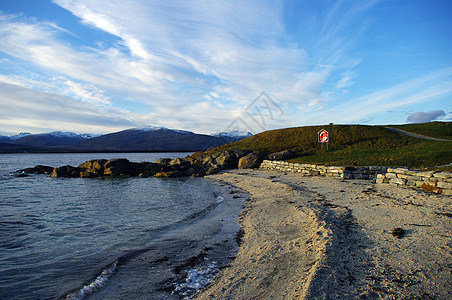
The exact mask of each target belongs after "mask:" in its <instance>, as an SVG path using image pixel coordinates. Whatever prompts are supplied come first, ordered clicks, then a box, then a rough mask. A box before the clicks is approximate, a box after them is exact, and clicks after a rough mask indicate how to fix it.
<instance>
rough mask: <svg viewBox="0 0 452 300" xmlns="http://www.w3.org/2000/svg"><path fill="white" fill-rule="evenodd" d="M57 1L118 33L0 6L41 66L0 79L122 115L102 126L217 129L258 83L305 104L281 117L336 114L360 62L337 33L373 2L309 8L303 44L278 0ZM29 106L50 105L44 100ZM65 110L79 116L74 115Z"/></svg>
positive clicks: (14, 44) (26, 53) (5, 40)
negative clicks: (87, 35) (82, 35)
mask: <svg viewBox="0 0 452 300" xmlns="http://www.w3.org/2000/svg"><path fill="white" fill-rule="evenodd" d="M54 2H55V3H56V4H58V5H60V6H61V7H63V8H64V9H66V10H68V11H70V12H71V13H72V14H73V15H74V16H76V17H77V18H79V19H80V22H81V23H82V24H84V26H88V27H90V28H91V29H92V30H100V31H103V32H105V33H108V34H110V35H113V36H115V41H113V42H110V44H108V41H98V40H96V41H91V42H90V43H88V42H87V41H86V40H83V41H79V42H85V43H87V44H85V45H82V46H74V45H71V44H70V43H69V42H67V41H66V40H65V37H63V36H62V35H65V36H67V35H68V34H70V35H71V36H72V37H74V36H76V34H72V33H71V32H69V31H67V30H66V29H64V28H60V27H59V26H58V25H56V24H54V23H49V22H44V23H39V22H37V21H34V20H25V21H23V20H22V19H20V18H17V17H12V16H5V15H0V16H1V17H2V18H0V39H1V41H2V42H1V43H0V51H2V52H4V53H6V54H8V55H10V56H11V57H14V58H15V59H17V60H21V61H24V62H25V64H27V65H32V66H33V67H36V68H39V69H40V70H43V73H42V75H41V76H42V77H46V76H47V77H46V78H34V79H33V80H32V79H30V78H28V79H27V78H24V77H21V76H19V75H18V74H8V75H4V76H3V77H0V80H2V81H3V82H7V83H10V84H13V85H20V86H21V87H22V88H27V89H26V90H27V93H29V94H33V93H32V89H34V90H35V91H34V94H33V95H34V96H33V97H32V98H33V99H36V101H37V103H39V105H52V104H51V102H49V101H43V99H42V98H43V95H44V94H43V93H42V92H47V93H49V94H50V95H53V96H52V97H51V98H52V99H57V100H55V101H57V102H58V101H60V100H61V99H65V100H64V101H63V102H64V103H65V105H62V106H60V108H61V110H62V111H63V107H66V105H67V106H69V107H72V106H74V105H75V106H77V105H81V107H85V108H86V107H89V109H90V110H91V111H96V112H97V113H98V114H104V113H105V114H106V115H107V116H109V118H108V120H109V121H113V120H118V124H117V125H114V124H113V123H109V122H105V123H102V124H106V125H105V126H107V124H110V125H108V126H113V127H115V126H116V127H115V128H120V127H122V126H123V125H124V124H130V125H155V126H158V125H162V126H167V127H173V126H174V127H176V128H181V129H188V130H194V131H200V132H213V131H219V130H222V129H223V128H224V127H225V126H227V125H228V124H229V123H230V122H231V121H233V119H234V118H235V114H236V113H237V112H238V111H242V110H243V109H244V108H245V107H246V106H247V105H248V104H249V103H250V102H251V101H252V100H253V99H254V98H255V97H256V96H257V95H258V94H259V93H260V92H262V91H265V92H267V94H269V95H270V96H271V97H272V98H273V99H274V100H275V101H276V102H278V104H279V105H281V106H282V107H294V108H295V107H298V108H301V110H295V111H291V113H292V115H297V117H298V119H297V118H294V119H291V120H290V121H291V122H292V123H291V124H289V125H294V124H299V119H300V118H299V116H300V115H302V114H304V113H305V112H307V111H308V112H309V111H312V112H316V113H320V112H321V113H329V114H331V115H334V114H335V113H334V112H332V110H331V109H330V110H329V109H328V107H329V103H330V101H331V99H333V98H334V95H335V94H334V93H335V92H337V93H343V92H344V90H343V89H344V88H346V87H350V86H351V85H353V80H354V78H355V76H358V75H359V74H358V73H357V72H356V71H355V69H356V67H357V65H359V63H360V62H361V58H360V57H355V56H349V55H348V53H347V50H348V49H349V48H350V47H351V45H353V43H354V41H353V40H344V39H343V37H342V34H343V33H344V32H346V31H348V30H349V29H350V28H351V27H353V34H355V36H359V35H360V34H361V33H362V32H363V31H364V30H365V28H366V26H368V23H366V21H363V22H362V23H363V24H362V25H360V26H355V25H356V20H358V19H359V20H360V18H361V17H362V15H363V14H364V13H365V12H366V11H367V10H368V9H369V8H370V7H371V6H372V5H374V2H368V3H367V2H366V3H365V4H363V3H355V4H353V5H349V4H347V3H346V2H343V1H338V2H335V3H334V4H333V5H332V6H331V7H330V8H329V10H328V11H327V13H326V15H325V16H324V17H325V19H324V20H323V19H322V18H321V17H322V16H321V15H320V16H315V18H313V20H314V22H317V23H315V24H316V25H318V26H314V27H316V28H317V29H316V30H317V32H315V34H314V35H313V36H314V37H315V39H314V42H313V45H312V46H310V47H309V46H306V45H303V44H302V43H298V41H297V43H294V40H293V39H292V37H291V36H290V35H289V34H288V33H287V32H286V31H285V30H286V28H285V26H286V24H283V21H282V19H281V8H282V3H281V2H272V3H270V2H265V1H257V2H256V1H253V2H251V1H194V2H192V1H145V0H135V1H122V0H111V1H101V0H86V1H83V2H81V1H73V0H54ZM303 22H305V21H304V20H303ZM319 24H321V25H322V26H320V25H319ZM360 24H361V23H360ZM309 33H312V32H309ZM303 47H305V48H303ZM36 72H38V71H36ZM20 75H21V74H20ZM23 76H25V75H23ZM2 78H3V79H2ZM15 90H16V91H17V92H18V93H19V94H20V93H21V92H20V91H19V90H20V89H19V88H16V89H15ZM338 90H340V91H338ZM45 95H47V94H45ZM341 95H342V94H341ZM399 95H401V94H399ZM373 96H377V97H376V98H378V99H386V96H385V95H382V94H381V95H380V94H376V95H373ZM9 97H10V98H11V99H12V98H13V96H12V95H9ZM388 97H389V96H388ZM389 98H391V97H389ZM402 98H403V97H402ZM14 99H16V101H19V102H20V101H23V100H20V98H18V97H15V98H14ZM360 101H362V102H371V103H372V102H373V103H375V101H374V99H373V98H371V97H369V98H365V99H364V98H362V99H361V100H359V101H354V102H353V103H354V104H353V108H355V107H361V106H362V109H361V111H360V112H359V114H360V115H366V114H369V113H370V106H369V105H363V104H362V103H360ZM407 101H408V100H407ZM25 103H27V104H30V105H32V106H33V104H32V103H30V102H29V101H26V102H25ZM385 103H386V102H385ZM394 103H395V102H391V103H390V105H389V104H388V105H383V107H387V106H391V105H394ZM2 104H3V103H2ZM17 105H19V104H17ZM17 105H16V106H15V107H16V109H17V107H18V106H17ZM33 107H34V110H35V112H36V113H38V112H40V113H42V114H44V115H46V114H45V111H46V110H45V108H42V109H40V110H39V109H38V107H35V106H33ZM57 107H58V106H57ZM350 107H352V105H350V106H348V105H344V106H343V107H342V108H341V109H342V111H341V114H340V116H337V117H338V118H342V119H343V118H346V117H347V114H346V112H348V113H349V114H352V115H355V112H354V111H352V109H350ZM73 111H75V112H79V111H80V113H81V117H80V124H83V121H84V120H85V119H86V118H87V116H86V114H84V113H83V110H77V109H74V110H73ZM137 112H139V113H137ZM120 113H122V114H123V116H121V115H120ZM22 114H23V113H21V114H19V115H22ZM25 117H26V116H24V118H25ZM28 117H30V118H32V116H28ZM348 117H349V115H348ZM37 118H38V119H39V117H37ZM88 119H89V118H88ZM14 122H15V121H14ZM71 122H76V119H75V115H74V118H73V119H71ZM90 122H93V121H92V120H91V119H89V122H88V123H90ZM281 122H283V120H281ZM146 123H147V124H146ZM55 124H56V123H55ZM36 126H37V125H36ZM36 126H35V127H36ZM99 126H100V125H99ZM81 128H83V126H81ZM209 128H210V130H209ZM55 129H59V128H58V126H57V127H56V128H55ZM97 129H99V128H97ZM97 129H96V130H97ZM109 131H111V129H110V128H109V127H108V128H107V127H106V128H105V132H109Z"/></svg>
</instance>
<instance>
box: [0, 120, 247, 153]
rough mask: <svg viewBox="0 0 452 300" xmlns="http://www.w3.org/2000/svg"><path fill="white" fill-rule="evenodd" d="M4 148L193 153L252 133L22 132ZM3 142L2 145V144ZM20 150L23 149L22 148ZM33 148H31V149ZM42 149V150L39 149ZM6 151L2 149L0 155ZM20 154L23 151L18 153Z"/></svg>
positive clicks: (159, 130)
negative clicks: (99, 133) (97, 133)
mask: <svg viewBox="0 0 452 300" xmlns="http://www.w3.org/2000/svg"><path fill="white" fill-rule="evenodd" d="M20 135H21V137H18V136H19V135H17V136H16V137H17V138H15V139H14V140H11V139H10V137H7V139H5V141H4V142H3V143H4V144H3V145H8V147H9V148H11V147H13V146H14V147H15V148H14V149H16V148H17V149H19V148H20V147H22V148H24V149H25V148H26V149H25V150H23V151H26V152H33V151H35V150H33V147H35V148H36V151H39V152H45V151H50V152H52V151H53V152H54V151H69V152H70V151H96V152H97V151H181V152H184V151H185V152H192V151H198V150H205V149H208V148H212V147H217V146H221V145H224V144H227V143H231V142H236V141H239V140H241V139H244V138H246V137H249V136H251V135H252V134H251V133H249V132H241V131H231V132H219V133H216V134H214V135H206V134H196V133H193V132H191V131H186V130H177V129H169V128H166V127H156V126H146V127H139V128H133V129H127V130H123V131H119V132H115V133H109V134H104V135H93V134H76V133H73V132H62V131H54V132H50V133H42V134H29V133H21V134H20ZM0 143H2V142H0ZM18 147H19V148H18ZM30 147H31V148H30ZM38 148H39V149H38ZM1 151H4V150H2V149H0V152H1ZM15 151H19V150H15Z"/></svg>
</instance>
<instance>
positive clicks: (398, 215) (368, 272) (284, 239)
mask: <svg viewBox="0 0 452 300" xmlns="http://www.w3.org/2000/svg"><path fill="white" fill-rule="evenodd" d="M208 178H211V179H214V180H217V181H220V182H221V181H223V182H227V183H230V184H233V185H234V186H236V187H237V188H240V189H241V190H243V191H244V192H246V193H248V194H249V195H250V197H249V199H248V200H247V201H246V203H247V206H246V209H245V210H244V211H243V212H242V214H241V215H240V217H239V223H240V225H241V227H242V229H243V231H244V235H243V237H242V241H241V245H240V248H239V252H238V254H237V257H236V258H235V260H234V261H233V262H231V263H230V264H229V266H228V267H227V268H224V269H222V270H221V271H220V274H219V275H218V277H217V278H216V280H215V282H214V283H213V284H211V285H210V286H208V287H207V288H206V289H205V290H204V291H203V292H202V293H201V294H200V295H198V297H197V299H351V298H362V299H452V252H451V249H452V223H451V221H452V199H451V197H445V196H441V195H436V194H430V193H427V192H423V191H420V190H414V189H410V188H405V187H398V186H392V185H375V184H372V183H371V182H370V181H358V180H348V181H341V180H338V179H333V178H321V177H302V176H300V175H297V174H289V175H285V174H283V173H281V172H272V171H243V170H233V171H229V172H225V173H221V174H217V175H213V176H208ZM395 228H402V229H403V230H404V234H403V235H401V236H395V235H394V234H393V230H394V229H395Z"/></svg>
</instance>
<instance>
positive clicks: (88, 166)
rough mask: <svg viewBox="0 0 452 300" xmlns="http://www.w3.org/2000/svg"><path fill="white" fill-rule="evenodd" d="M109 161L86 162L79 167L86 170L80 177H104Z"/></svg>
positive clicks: (94, 160) (95, 160)
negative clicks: (105, 167)
mask: <svg viewBox="0 0 452 300" xmlns="http://www.w3.org/2000/svg"><path fill="white" fill-rule="evenodd" d="M107 162H108V161H107V160H106V159H93V160H89V161H85V162H84V163H83V164H80V165H79V166H78V167H79V168H81V169H84V170H85V171H83V172H82V173H83V174H82V173H81V174H80V177H98V176H102V175H104V166H105V164H106V163H107Z"/></svg>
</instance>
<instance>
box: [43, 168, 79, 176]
mask: <svg viewBox="0 0 452 300" xmlns="http://www.w3.org/2000/svg"><path fill="white" fill-rule="evenodd" d="M82 171H83V169H80V168H77V167H73V166H62V167H58V168H55V169H53V172H52V174H50V177H71V178H75V177H80V172H82Z"/></svg>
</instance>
